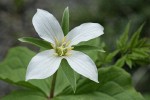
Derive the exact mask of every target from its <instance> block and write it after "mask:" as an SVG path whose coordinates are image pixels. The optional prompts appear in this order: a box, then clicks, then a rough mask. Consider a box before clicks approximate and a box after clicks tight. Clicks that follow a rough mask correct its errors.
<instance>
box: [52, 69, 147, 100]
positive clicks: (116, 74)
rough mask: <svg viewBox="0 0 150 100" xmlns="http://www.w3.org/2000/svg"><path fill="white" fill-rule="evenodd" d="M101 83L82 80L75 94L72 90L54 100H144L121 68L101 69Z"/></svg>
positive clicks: (65, 91) (69, 89)
mask: <svg viewBox="0 0 150 100" xmlns="http://www.w3.org/2000/svg"><path fill="white" fill-rule="evenodd" d="M98 79H99V81H100V83H95V82H93V81H91V80H89V79H82V78H81V79H80V80H78V83H77V90H76V93H75V94H74V93H73V92H72V91H71V88H70V87H68V88H66V89H64V91H63V93H62V94H59V95H58V96H56V97H54V98H53V99H52V100H144V98H143V97H142V96H141V94H140V93H138V92H136V90H135V89H134V88H133V86H132V82H131V76H130V75H129V74H128V73H127V72H125V71H124V70H123V69H121V68H117V67H107V68H100V70H99V77H98Z"/></svg>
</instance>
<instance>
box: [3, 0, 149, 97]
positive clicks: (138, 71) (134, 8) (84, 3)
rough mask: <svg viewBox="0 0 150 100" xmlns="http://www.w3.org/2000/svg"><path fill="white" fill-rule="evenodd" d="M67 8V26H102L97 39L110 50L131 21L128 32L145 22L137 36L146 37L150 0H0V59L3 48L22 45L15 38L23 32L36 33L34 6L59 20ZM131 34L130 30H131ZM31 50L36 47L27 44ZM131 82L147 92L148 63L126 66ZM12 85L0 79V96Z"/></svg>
mask: <svg viewBox="0 0 150 100" xmlns="http://www.w3.org/2000/svg"><path fill="white" fill-rule="evenodd" d="M67 6H68V7H69V10H70V29H72V28H73V27H75V26H78V25H80V24H82V23H85V22H96V23H100V24H101V25H102V26H104V28H105V30H104V32H105V34H104V35H103V36H101V39H102V40H103V41H104V42H105V43H106V44H107V45H108V46H109V47H110V48H109V49H110V50H113V49H114V47H115V45H114V42H115V41H116V39H118V37H119V36H120V35H121V34H122V32H123V31H124V28H125V26H126V24H127V23H128V22H129V21H131V22H132V25H131V33H132V32H134V31H135V30H136V29H137V28H138V27H139V26H140V25H141V24H142V23H144V22H145V26H144V28H143V31H142V34H141V38H143V37H147V38H148V37H150V0H0V61H2V60H3V58H4V57H5V55H6V54H7V50H8V49H9V48H11V47H14V46H18V45H25V44H23V43H21V42H19V41H18V40H17V39H18V38H19V37H23V36H33V37H38V36H37V34H36V32H35V30H34V27H33V25H32V17H33V15H34V14H35V12H36V9H37V8H40V9H45V10H47V11H49V12H50V13H52V14H53V15H54V16H55V17H56V18H57V19H58V20H59V22H61V17H62V14H63V10H64V9H65V8H66V7H67ZM131 35H132V34H131ZM28 47H29V48H31V49H32V50H38V48H36V47H33V46H31V45H28ZM128 71H129V72H130V73H131V74H132V75H133V81H134V82H133V84H134V85H135V87H136V89H137V90H138V91H140V92H142V93H149V92H150V65H149V66H142V67H140V66H139V67H137V68H133V69H132V70H128ZM15 88H16V87H14V86H10V85H8V84H6V83H4V82H2V81H0V96H2V95H5V94H7V93H9V92H10V91H11V90H13V89H15Z"/></svg>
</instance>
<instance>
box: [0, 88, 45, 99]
mask: <svg viewBox="0 0 150 100" xmlns="http://www.w3.org/2000/svg"><path fill="white" fill-rule="evenodd" d="M1 100H47V97H46V96H45V95H43V94H42V93H40V92H38V91H31V90H19V91H14V92H12V93H11V94H8V95H6V96H4V97H3V98H1Z"/></svg>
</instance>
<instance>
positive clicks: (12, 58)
mask: <svg viewBox="0 0 150 100" xmlns="http://www.w3.org/2000/svg"><path fill="white" fill-rule="evenodd" d="M34 55H35V53H34V52H33V51H31V50H29V49H27V48H25V47H15V48H12V49H10V50H9V51H8V54H7V56H6V58H5V60H4V61H2V62H0V79H1V80H3V81H6V82H8V83H11V84H15V85H18V86H23V87H27V88H30V89H35V90H39V91H41V92H44V93H45V94H46V95H49V90H50V82H51V79H50V78H47V79H43V80H31V81H28V82H26V81H25V74H26V69H27V66H28V63H29V62H30V60H31V58H32V57H33V56H34Z"/></svg>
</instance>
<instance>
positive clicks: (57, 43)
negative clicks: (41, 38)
mask: <svg viewBox="0 0 150 100" xmlns="http://www.w3.org/2000/svg"><path fill="white" fill-rule="evenodd" d="M54 39H55V43H56V46H59V41H58V40H57V38H56V37H55V38H54Z"/></svg>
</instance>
